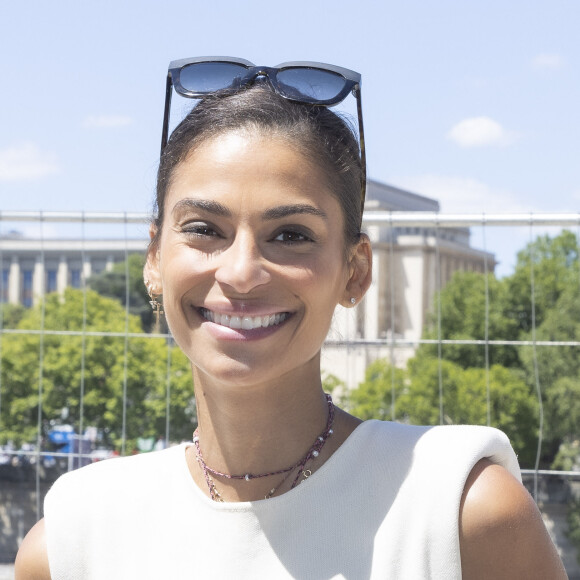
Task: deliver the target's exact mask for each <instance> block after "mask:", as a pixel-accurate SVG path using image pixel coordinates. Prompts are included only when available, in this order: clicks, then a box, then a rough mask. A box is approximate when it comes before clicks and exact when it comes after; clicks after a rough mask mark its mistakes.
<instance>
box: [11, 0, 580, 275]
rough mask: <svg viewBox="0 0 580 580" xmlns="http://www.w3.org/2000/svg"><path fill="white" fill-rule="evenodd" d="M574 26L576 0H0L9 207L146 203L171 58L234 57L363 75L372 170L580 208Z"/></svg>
mask: <svg viewBox="0 0 580 580" xmlns="http://www.w3.org/2000/svg"><path fill="white" fill-rule="evenodd" d="M579 25H580V3H579V2H577V0H551V1H550V2H548V1H547V0H544V1H539V0H528V1H527V2H524V1H521V0H512V1H506V0H502V1H498V0H488V1H486V2H483V1H467V0H463V1H460V0H439V1H438V2H428V1H424V2H419V1H416V0H409V1H406V2H396V3H395V2H392V1H381V2H371V1H370V0H359V1H358V2H345V1H343V0H334V1H332V2H328V1H317V0H311V1H310V2H309V3H307V4H306V3H303V4H301V3H290V2H274V1H269V2H267V1H262V0H256V1H246V2H244V1H242V0H237V1H233V0H222V1H219V0H218V1H214V2H208V1H206V2H198V1H192V0H190V1H182V0H165V1H163V2H161V1H153V0H140V1H136V0H126V1H124V2H121V1H119V0H115V1H112V0H101V1H99V2H96V1H94V2H83V1H79V0H75V1H64V0H52V1H51V2H46V1H44V0H43V1H39V0H23V1H20V2H2V3H1V4H0V70H1V71H2V75H1V86H0V88H1V90H0V103H1V106H0V209H3V210H40V209H42V210H86V211H91V210H93V211H144V210H148V209H149V208H150V206H151V199H152V196H153V187H154V177H155V170H156V165H157V156H158V152H159V140H160V132H161V121H162V109H163V99H164V86H165V85H164V83H165V75H166V71H167V65H168V63H169V61H170V60H173V59H177V58H184V57H188V56H197V55H212V54H224V55H232V56H241V57H244V58H247V59H249V60H251V61H253V62H255V63H257V64H268V65H274V64H278V63H280V62H283V61H287V60H317V61H322V62H330V63H334V64H339V65H342V66H345V67H348V68H352V69H354V70H357V71H359V72H361V73H362V77H363V87H362V93H363V110H364V117H365V132H366V137H367V149H368V161H369V176H370V177H371V178H374V179H378V180H380V181H384V182H387V183H389V184H392V185H395V186H399V187H403V188H407V189H410V190H411V191H414V192H416V193H420V194H423V195H427V196H430V197H434V198H436V199H438V200H439V201H440V202H441V206H442V210H443V211H444V212H447V213H463V212H482V211H485V212H487V213H490V212H512V211H517V212H530V211H533V212H561V211H578V209H579V208H580V162H579V160H580V106H579V103H580V73H579V71H580V40H579V36H578V27H579ZM350 106H351V107H352V104H351V105H350ZM347 107H348V106H347ZM526 235H527V234H526ZM512 237H513V236H512ZM492 238H493V239H491V240H489V239H488V242H487V244H488V248H489V249H492V250H493V251H496V252H498V254H499V257H500V259H502V262H503V263H504V267H505V266H506V265H507V264H508V263H509V261H510V257H509V255H508V254H507V252H508V249H506V244H505V243H503V242H501V239H502V234H498V236H497V239H496V237H495V235H494V236H492ZM525 241H526V239H525V238H523V240H522V241H521V243H520V240H519V238H518V239H517V241H515V240H513V241H512V245H513V244H519V247H521V246H522V245H523V243H525ZM474 243H475V244H476V245H477V242H476V241H475V240H474ZM494 244H495V247H494ZM508 245H509V244H508ZM515 249H517V248H515V246H514V247H512V246H510V247H509V252H512V253H513V252H514V251H515Z"/></svg>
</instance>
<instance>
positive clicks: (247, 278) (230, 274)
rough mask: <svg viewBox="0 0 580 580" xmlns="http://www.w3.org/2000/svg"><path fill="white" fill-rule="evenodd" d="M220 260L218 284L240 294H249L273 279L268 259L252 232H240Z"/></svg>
mask: <svg viewBox="0 0 580 580" xmlns="http://www.w3.org/2000/svg"><path fill="white" fill-rule="evenodd" d="M218 260H219V264H218V266H217V269H216V272H215V278H216V280H217V282H218V283H220V284H223V285H227V286H229V287H230V288H231V289H232V290H233V291H235V292H238V293H239V294H248V293H249V292H251V291H252V290H253V289H254V288H257V287H258V286H262V285H263V284H267V283H268V282H269V281H270V279H271V274H270V272H269V270H268V268H267V263H266V259H265V258H264V256H263V255H262V252H261V250H260V247H259V244H258V243H257V241H256V240H255V238H254V236H253V235H252V233H251V232H240V233H239V234H238V235H237V236H236V238H235V239H234V242H233V243H232V245H231V246H229V247H228V248H227V249H226V250H224V251H223V252H222V253H221V254H220V256H219V257H218Z"/></svg>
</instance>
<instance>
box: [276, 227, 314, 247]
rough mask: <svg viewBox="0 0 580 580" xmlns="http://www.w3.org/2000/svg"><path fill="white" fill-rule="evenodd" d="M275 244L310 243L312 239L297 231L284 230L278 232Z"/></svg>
mask: <svg viewBox="0 0 580 580" xmlns="http://www.w3.org/2000/svg"><path fill="white" fill-rule="evenodd" d="M274 240H275V241H277V242H283V243H285V244H297V243H303V242H312V238H311V237H309V236H308V235H307V234H305V233H304V232H301V231H297V230H284V231H282V232H280V233H279V234H278V235H277V236H276V237H275V238H274Z"/></svg>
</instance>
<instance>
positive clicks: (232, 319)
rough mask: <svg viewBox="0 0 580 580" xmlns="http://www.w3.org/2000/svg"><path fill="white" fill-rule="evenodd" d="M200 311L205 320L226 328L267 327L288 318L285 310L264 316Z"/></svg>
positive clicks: (203, 309) (202, 309)
mask: <svg viewBox="0 0 580 580" xmlns="http://www.w3.org/2000/svg"><path fill="white" fill-rule="evenodd" d="M200 312H201V314H202V316H203V317H204V318H205V319H206V320H209V321H211V322H215V323H216V324H220V325H221V326H227V327H228V328H235V329H242V330H252V329H253V328H262V327H263V328H268V326H276V325H277V324H280V323H281V322H284V320H286V318H288V313H287V312H281V313H278V314H270V315H265V316H230V315H229V314H219V313H216V312H212V311H211V310H207V309H206V308H201V309H200Z"/></svg>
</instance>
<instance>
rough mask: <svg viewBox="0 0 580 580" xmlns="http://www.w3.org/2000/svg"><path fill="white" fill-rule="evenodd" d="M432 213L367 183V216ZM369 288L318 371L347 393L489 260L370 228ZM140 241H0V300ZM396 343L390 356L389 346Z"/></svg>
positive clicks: (115, 256) (27, 301)
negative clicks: (446, 291) (438, 296)
mask: <svg viewBox="0 0 580 580" xmlns="http://www.w3.org/2000/svg"><path fill="white" fill-rule="evenodd" d="M378 211H381V212H385V211H391V212H397V211H405V212H414V211H417V212H438V211H439V203H438V202H437V201H436V200H433V199H429V198H427V197H423V196H420V195H416V194H414V193H410V192H408V191H404V190H402V189H398V188H396V187H392V186H389V185H385V184H383V183H379V182H376V181H369V183H368V187H367V203H366V212H365V213H366V215H368V216H372V214H373V212H378ZM366 231H367V233H368V235H369V237H370V239H371V243H372V247H373V282H372V285H371V287H370V289H369V291H368V293H367V295H366V296H365V298H364V300H363V301H362V302H361V303H360V304H359V305H358V306H357V307H356V308H355V309H344V308H342V307H339V308H338V309H337V311H336V314H335V319H334V323H333V327H332V329H331V333H330V336H329V342H328V343H327V345H326V347H325V349H324V352H323V368H325V369H327V370H328V371H329V372H331V373H332V374H334V375H335V376H337V377H339V378H340V379H341V380H343V381H345V382H346V383H347V384H348V385H349V386H354V385H356V384H357V383H358V382H360V381H361V380H362V379H363V378H364V372H365V369H366V367H367V366H368V365H369V364H370V362H372V361H373V360H375V359H376V358H378V357H385V356H387V357H392V358H393V360H394V361H395V363H396V364H397V365H403V364H404V363H405V362H406V360H407V359H408V358H409V357H410V356H411V355H412V354H413V352H414V349H415V347H416V344H417V341H418V340H419V339H420V338H421V334H422V331H423V327H424V325H425V321H426V316H427V314H428V312H429V308H430V305H431V303H432V300H433V297H434V295H435V293H436V292H437V290H438V288H442V287H443V286H444V285H445V284H446V282H447V281H448V280H449V279H450V278H451V276H452V275H453V273H454V272H456V271H458V270H472V271H476V272H484V271H486V270H487V271H489V272H492V271H493V270H494V267H495V260H494V257H493V255H492V254H489V253H486V252H483V251H481V250H477V249H475V248H472V247H471V246H470V243H469V238H470V232H469V229H468V228H433V227H429V228H420V227H390V226H374V225H373V226H369V227H368V228H366ZM147 243H148V240H147V239H128V240H127V239H122V240H120V239H118V238H117V239H98V240H96V239H85V240H79V239H45V240H43V241H42V242H41V241H40V240H38V239H30V238H25V237H23V236H22V235H19V234H17V233H11V234H8V235H4V236H1V237H0V266H1V272H2V277H1V279H0V298H1V300H2V301H3V302H10V303H13V304H17V303H19V304H23V305H25V306H31V305H33V304H34V303H36V302H38V301H39V300H41V298H42V296H43V295H44V293H47V292H55V291H56V292H62V291H63V290H64V288H66V287H67V286H73V287H77V288H78V287H81V286H82V280H83V277H84V278H85V279H86V278H88V277H89V276H91V275H92V274H96V273H99V272H101V271H103V270H109V269H111V268H112V267H113V264H114V263H116V262H122V261H123V260H125V258H126V256H127V254H129V253H133V252H139V253H144V252H145V250H146V247H147ZM392 339H395V340H396V341H397V344H396V348H395V345H394V343H393V340H392Z"/></svg>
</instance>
